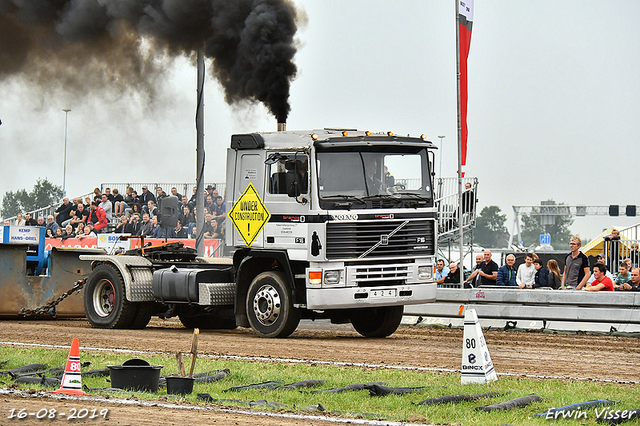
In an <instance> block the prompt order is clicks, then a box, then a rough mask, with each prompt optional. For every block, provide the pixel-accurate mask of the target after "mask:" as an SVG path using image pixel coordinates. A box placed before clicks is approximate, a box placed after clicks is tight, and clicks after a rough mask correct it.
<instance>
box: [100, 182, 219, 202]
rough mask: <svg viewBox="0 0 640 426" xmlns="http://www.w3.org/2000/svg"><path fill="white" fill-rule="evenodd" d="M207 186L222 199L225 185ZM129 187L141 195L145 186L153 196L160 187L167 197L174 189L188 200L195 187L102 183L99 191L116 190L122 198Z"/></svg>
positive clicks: (173, 184)
mask: <svg viewBox="0 0 640 426" xmlns="http://www.w3.org/2000/svg"><path fill="white" fill-rule="evenodd" d="M209 185H212V186H213V187H215V188H216V189H217V190H218V194H220V195H222V196H223V197H224V196H225V191H226V188H227V185H226V184H225V183H215V182H211V183H205V184H204V187H205V188H206V187H207V186H209ZM129 186H130V187H132V188H133V189H134V190H135V191H136V192H137V193H138V195H140V194H142V187H143V186H146V187H147V188H149V191H151V192H152V193H153V195H156V188H157V187H161V188H162V190H163V191H164V192H165V193H166V194H167V195H171V188H173V187H175V188H176V190H177V191H178V193H179V194H181V195H186V196H187V198H189V199H190V198H191V196H192V195H193V188H195V187H196V184H195V183H190V182H188V183H184V182H181V183H174V182H137V183H135V182H134V183H103V184H102V185H101V186H100V191H102V192H103V193H104V190H105V189H106V188H111V190H112V191H113V188H117V189H118V192H119V193H120V194H122V196H124V194H125V191H126V189H127V187H129Z"/></svg>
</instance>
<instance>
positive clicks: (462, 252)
mask: <svg viewBox="0 0 640 426" xmlns="http://www.w3.org/2000/svg"><path fill="white" fill-rule="evenodd" d="M455 2H456V88H457V91H458V228H459V232H460V235H459V237H458V238H459V239H460V265H459V266H458V268H459V269H460V288H463V287H464V251H463V250H464V229H463V227H462V115H461V113H460V106H461V99H460V34H459V33H460V0H455Z"/></svg>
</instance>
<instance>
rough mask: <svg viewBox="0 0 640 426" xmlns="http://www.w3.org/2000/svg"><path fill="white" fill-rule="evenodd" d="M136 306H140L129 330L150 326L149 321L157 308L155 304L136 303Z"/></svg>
mask: <svg viewBox="0 0 640 426" xmlns="http://www.w3.org/2000/svg"><path fill="white" fill-rule="evenodd" d="M136 305H138V310H137V311H136V314H135V316H134V318H133V321H132V322H131V324H130V325H129V327H127V328H133V329H141V328H145V327H146V326H147V324H149V321H151V316H152V315H153V313H154V311H155V308H156V304H155V303H153V302H141V303H136Z"/></svg>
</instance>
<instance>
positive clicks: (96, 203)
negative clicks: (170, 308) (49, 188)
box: [4, 185, 227, 240]
mask: <svg viewBox="0 0 640 426" xmlns="http://www.w3.org/2000/svg"><path fill="white" fill-rule="evenodd" d="M170 195H173V196H175V197H176V198H177V200H178V211H179V214H178V220H177V226H175V227H172V228H170V229H166V228H164V227H162V223H161V222H162V217H161V214H160V212H161V206H162V201H163V200H164V199H165V198H167V197H168V195H167V194H166V193H165V191H163V189H162V188H161V187H157V188H155V194H154V193H153V192H151V191H150V190H149V189H148V187H147V186H143V187H142V193H141V194H138V193H137V191H136V190H134V189H133V188H132V187H130V186H129V187H127V189H126V191H125V194H124V195H122V194H120V193H119V191H118V189H117V188H114V189H113V191H112V190H111V189H110V188H105V190H104V193H102V191H101V190H100V188H95V189H94V191H93V198H91V197H86V198H85V199H84V200H83V199H82V197H77V198H73V199H71V200H69V198H67V197H65V198H64V199H63V201H62V204H61V205H60V206H59V207H58V208H57V209H56V210H55V212H54V214H52V215H48V216H47V218H46V220H45V218H44V217H42V216H41V217H39V218H38V219H37V220H36V219H34V218H32V217H31V214H30V213H26V214H25V215H24V216H23V215H22V214H21V213H18V214H17V215H16V219H15V220H14V221H13V223H11V221H9V220H5V221H4V224H5V225H17V226H42V227H44V228H45V235H46V238H61V239H63V240H65V239H69V238H79V239H83V238H91V237H93V238H95V237H96V236H97V234H99V233H104V232H114V233H122V234H130V235H137V236H144V237H147V238H165V237H166V238H195V237H196V232H197V229H196V215H197V214H198V212H197V211H196V201H197V199H196V187H194V188H193V195H192V196H191V198H188V197H187V196H185V195H181V194H180V193H178V191H177V189H176V187H172V188H171V191H170ZM204 201H205V204H204V206H205V207H204V213H203V214H204V217H205V222H204V237H205V238H218V239H222V238H223V237H224V233H225V219H226V217H227V207H226V205H225V202H224V199H223V197H222V196H221V195H219V194H218V191H217V190H216V188H215V187H214V186H212V185H208V186H207V188H206V192H205V194H204Z"/></svg>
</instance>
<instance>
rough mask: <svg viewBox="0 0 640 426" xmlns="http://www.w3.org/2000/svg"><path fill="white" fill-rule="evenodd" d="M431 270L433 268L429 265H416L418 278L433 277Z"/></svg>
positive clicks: (427, 278)
mask: <svg viewBox="0 0 640 426" xmlns="http://www.w3.org/2000/svg"><path fill="white" fill-rule="evenodd" d="M432 270H433V267H432V266H431V265H429V266H418V279H419V280H430V279H431V278H432V277H433V274H432Z"/></svg>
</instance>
